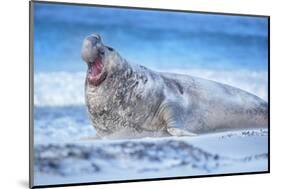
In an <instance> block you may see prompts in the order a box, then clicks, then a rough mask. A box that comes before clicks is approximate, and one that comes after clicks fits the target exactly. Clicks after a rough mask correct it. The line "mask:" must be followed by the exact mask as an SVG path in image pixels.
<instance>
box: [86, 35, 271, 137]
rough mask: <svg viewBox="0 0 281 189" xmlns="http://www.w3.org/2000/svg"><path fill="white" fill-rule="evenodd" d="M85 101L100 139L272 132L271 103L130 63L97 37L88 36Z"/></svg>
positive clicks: (235, 89)
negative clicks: (269, 106) (264, 130)
mask: <svg viewBox="0 0 281 189" xmlns="http://www.w3.org/2000/svg"><path fill="white" fill-rule="evenodd" d="M81 54H82V58H83V60H84V61H85V62H86V63H87V65H88V70H87V76H86V81H85V97H86V105H87V108H88V112H89V115H90V118H91V121H92V124H93V126H94V127H95V129H96V131H97V136H98V137H102V138H103V137H105V138H135V137H145V136H169V135H173V136H188V135H196V134H202V133H209V132H216V131H226V130H234V129H246V128H263V127H265V128H266V127H268V104H267V102H265V101H263V100H262V99H260V98H259V97H257V96H255V95H253V94H250V93H248V92H246V91H243V90H240V89H238V88H235V87H232V86H229V85H225V84H222V83H218V82H214V81H210V80H206V79H201V78H197V77H191V76H188V75H179V74H172V73H160V72H155V71H152V70H150V69H148V68H146V67H144V66H141V65H132V64H129V63H128V62H127V61H126V59H124V58H123V57H122V56H120V55H119V53H118V52H117V51H116V50H114V49H113V48H111V47H109V46H106V45H104V44H103V42H102V40H101V37H100V36H99V35H98V34H92V35H90V36H88V37H86V38H85V39H84V41H83V45H82V51H81Z"/></svg>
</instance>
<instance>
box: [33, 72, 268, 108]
mask: <svg viewBox="0 0 281 189" xmlns="http://www.w3.org/2000/svg"><path fill="white" fill-rule="evenodd" d="M158 71H163V72H167V70H158ZM168 72H172V73H180V74H189V75H192V76H197V77H201V78H206V79H210V80H214V81H218V82H222V83H225V84H228V85H232V86H234V87H238V88H240V89H243V90H246V91H248V92H250V93H253V94H255V95H257V96H259V97H261V98H262V99H264V100H266V101H267V97H268V77H267V72H266V71H247V70H234V71H222V70H220V71H216V70H204V69H203V70H202V69H191V70H168ZM84 81H85V73H84V72H75V73H70V72H51V73H50V72H48V73H36V74H35V76H34V104H35V106H66V105H83V104H84V103H85V102H84V101H85V98H84Z"/></svg>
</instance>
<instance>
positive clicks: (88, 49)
mask: <svg viewBox="0 0 281 189" xmlns="http://www.w3.org/2000/svg"><path fill="white" fill-rule="evenodd" d="M102 46H103V44H102V41H101V37H100V36H99V35H98V34H95V33H94V34H92V35H90V36H87V37H86V38H85V39H84V41H83V44H82V50H81V56H82V58H83V60H84V61H85V62H86V63H88V64H89V63H93V62H94V61H95V59H96V58H97V57H98V55H99V53H100V49H101V48H102Z"/></svg>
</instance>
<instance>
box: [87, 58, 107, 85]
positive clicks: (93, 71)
mask: <svg viewBox="0 0 281 189" xmlns="http://www.w3.org/2000/svg"><path fill="white" fill-rule="evenodd" d="M103 67H104V65H103V63H102V58H101V57H97V58H96V59H95V61H94V62H92V63H90V64H89V69H88V74H87V79H88V81H89V83H91V84H92V85H94V86H98V85H100V84H101V83H102V82H103V81H104V80H105V78H106V75H107V74H106V72H105V71H103Z"/></svg>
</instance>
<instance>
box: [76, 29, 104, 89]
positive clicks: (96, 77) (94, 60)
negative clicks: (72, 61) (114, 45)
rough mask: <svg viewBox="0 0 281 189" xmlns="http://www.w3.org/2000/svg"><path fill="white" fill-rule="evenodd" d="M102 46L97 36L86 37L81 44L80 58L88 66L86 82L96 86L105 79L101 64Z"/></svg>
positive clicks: (102, 63) (102, 64)
mask: <svg viewBox="0 0 281 189" xmlns="http://www.w3.org/2000/svg"><path fill="white" fill-rule="evenodd" d="M103 55H104V50H103V44H102V41H101V37H100V36H99V35H98V34H95V33H94V34H92V35H90V36H87V37H86V38H85V39H84V41H83V44H82V50H81V56H82V58H83V60H84V61H85V62H86V63H87V65H88V71H87V80H88V81H89V83H90V84H92V85H94V86H98V85H99V84H100V83H101V82H102V81H103V80H105V78H106V75H107V74H106V71H105V70H104V62H103Z"/></svg>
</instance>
